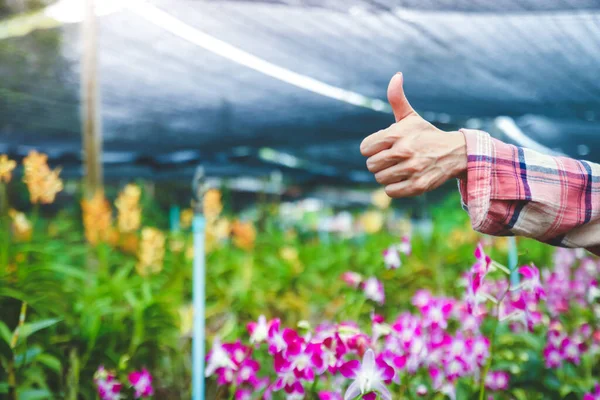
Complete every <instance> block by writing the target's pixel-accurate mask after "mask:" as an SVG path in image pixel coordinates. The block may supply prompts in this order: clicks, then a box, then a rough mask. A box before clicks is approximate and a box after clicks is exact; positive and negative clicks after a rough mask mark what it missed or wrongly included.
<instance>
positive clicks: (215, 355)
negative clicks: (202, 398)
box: [205, 337, 237, 377]
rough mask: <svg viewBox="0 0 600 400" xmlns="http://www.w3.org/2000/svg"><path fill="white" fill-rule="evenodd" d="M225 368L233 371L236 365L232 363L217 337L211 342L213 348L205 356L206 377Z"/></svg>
mask: <svg viewBox="0 0 600 400" xmlns="http://www.w3.org/2000/svg"><path fill="white" fill-rule="evenodd" d="M219 368H227V369H231V370H234V369H236V368H237V367H236V365H235V363H234V362H233V360H232V358H231V356H230V354H229V352H228V351H227V349H225V348H224V347H223V346H222V345H221V341H220V339H219V338H218V337H215V339H214V341H213V347H212V350H211V351H210V353H208V356H207V363H206V370H205V374H206V376H207V377H208V376H211V375H212V374H213V373H214V372H215V371H216V370H217V369H219Z"/></svg>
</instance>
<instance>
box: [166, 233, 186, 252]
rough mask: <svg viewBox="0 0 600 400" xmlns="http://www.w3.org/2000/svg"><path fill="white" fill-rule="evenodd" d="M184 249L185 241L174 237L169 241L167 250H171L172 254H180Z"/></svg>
mask: <svg viewBox="0 0 600 400" xmlns="http://www.w3.org/2000/svg"><path fill="white" fill-rule="evenodd" d="M184 248H185V240H183V239H182V238H181V237H174V238H171V240H170V241H169V250H171V251H172V252H173V253H180V252H182V251H183V249H184Z"/></svg>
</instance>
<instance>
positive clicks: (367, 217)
mask: <svg viewBox="0 0 600 400" xmlns="http://www.w3.org/2000/svg"><path fill="white" fill-rule="evenodd" d="M359 222H360V225H361V226H362V227H363V229H364V231H365V232H366V233H376V232H379V231H380V230H381V228H383V214H382V213H381V212H380V211H367V212H366V213H364V214H363V215H361V216H360V218H359Z"/></svg>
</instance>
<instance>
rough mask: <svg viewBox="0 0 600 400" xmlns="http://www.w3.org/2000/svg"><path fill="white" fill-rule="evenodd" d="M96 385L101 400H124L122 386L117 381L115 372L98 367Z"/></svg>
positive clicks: (95, 376)
mask: <svg viewBox="0 0 600 400" xmlns="http://www.w3.org/2000/svg"><path fill="white" fill-rule="evenodd" d="M94 383H95V384H96V387H97V389H98V395H99V396H100V400H118V399H122V398H123V397H122V396H121V389H122V386H123V385H122V384H121V383H120V382H119V381H118V380H117V378H116V375H115V374H114V373H113V372H110V371H108V370H107V369H105V368H104V366H102V365H101V366H100V367H98V370H97V371H96V373H95V374H94Z"/></svg>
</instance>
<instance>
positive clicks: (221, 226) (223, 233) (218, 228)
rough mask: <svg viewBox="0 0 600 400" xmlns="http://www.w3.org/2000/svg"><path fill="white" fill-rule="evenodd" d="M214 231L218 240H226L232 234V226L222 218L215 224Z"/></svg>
mask: <svg viewBox="0 0 600 400" xmlns="http://www.w3.org/2000/svg"><path fill="white" fill-rule="evenodd" d="M213 230H214V232H215V236H216V237H217V239H219V240H225V239H227V238H228V237H229V234H230V233H231V224H230V223H229V220H227V219H226V218H221V219H219V220H217V221H216V222H215V223H214V224H213Z"/></svg>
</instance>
